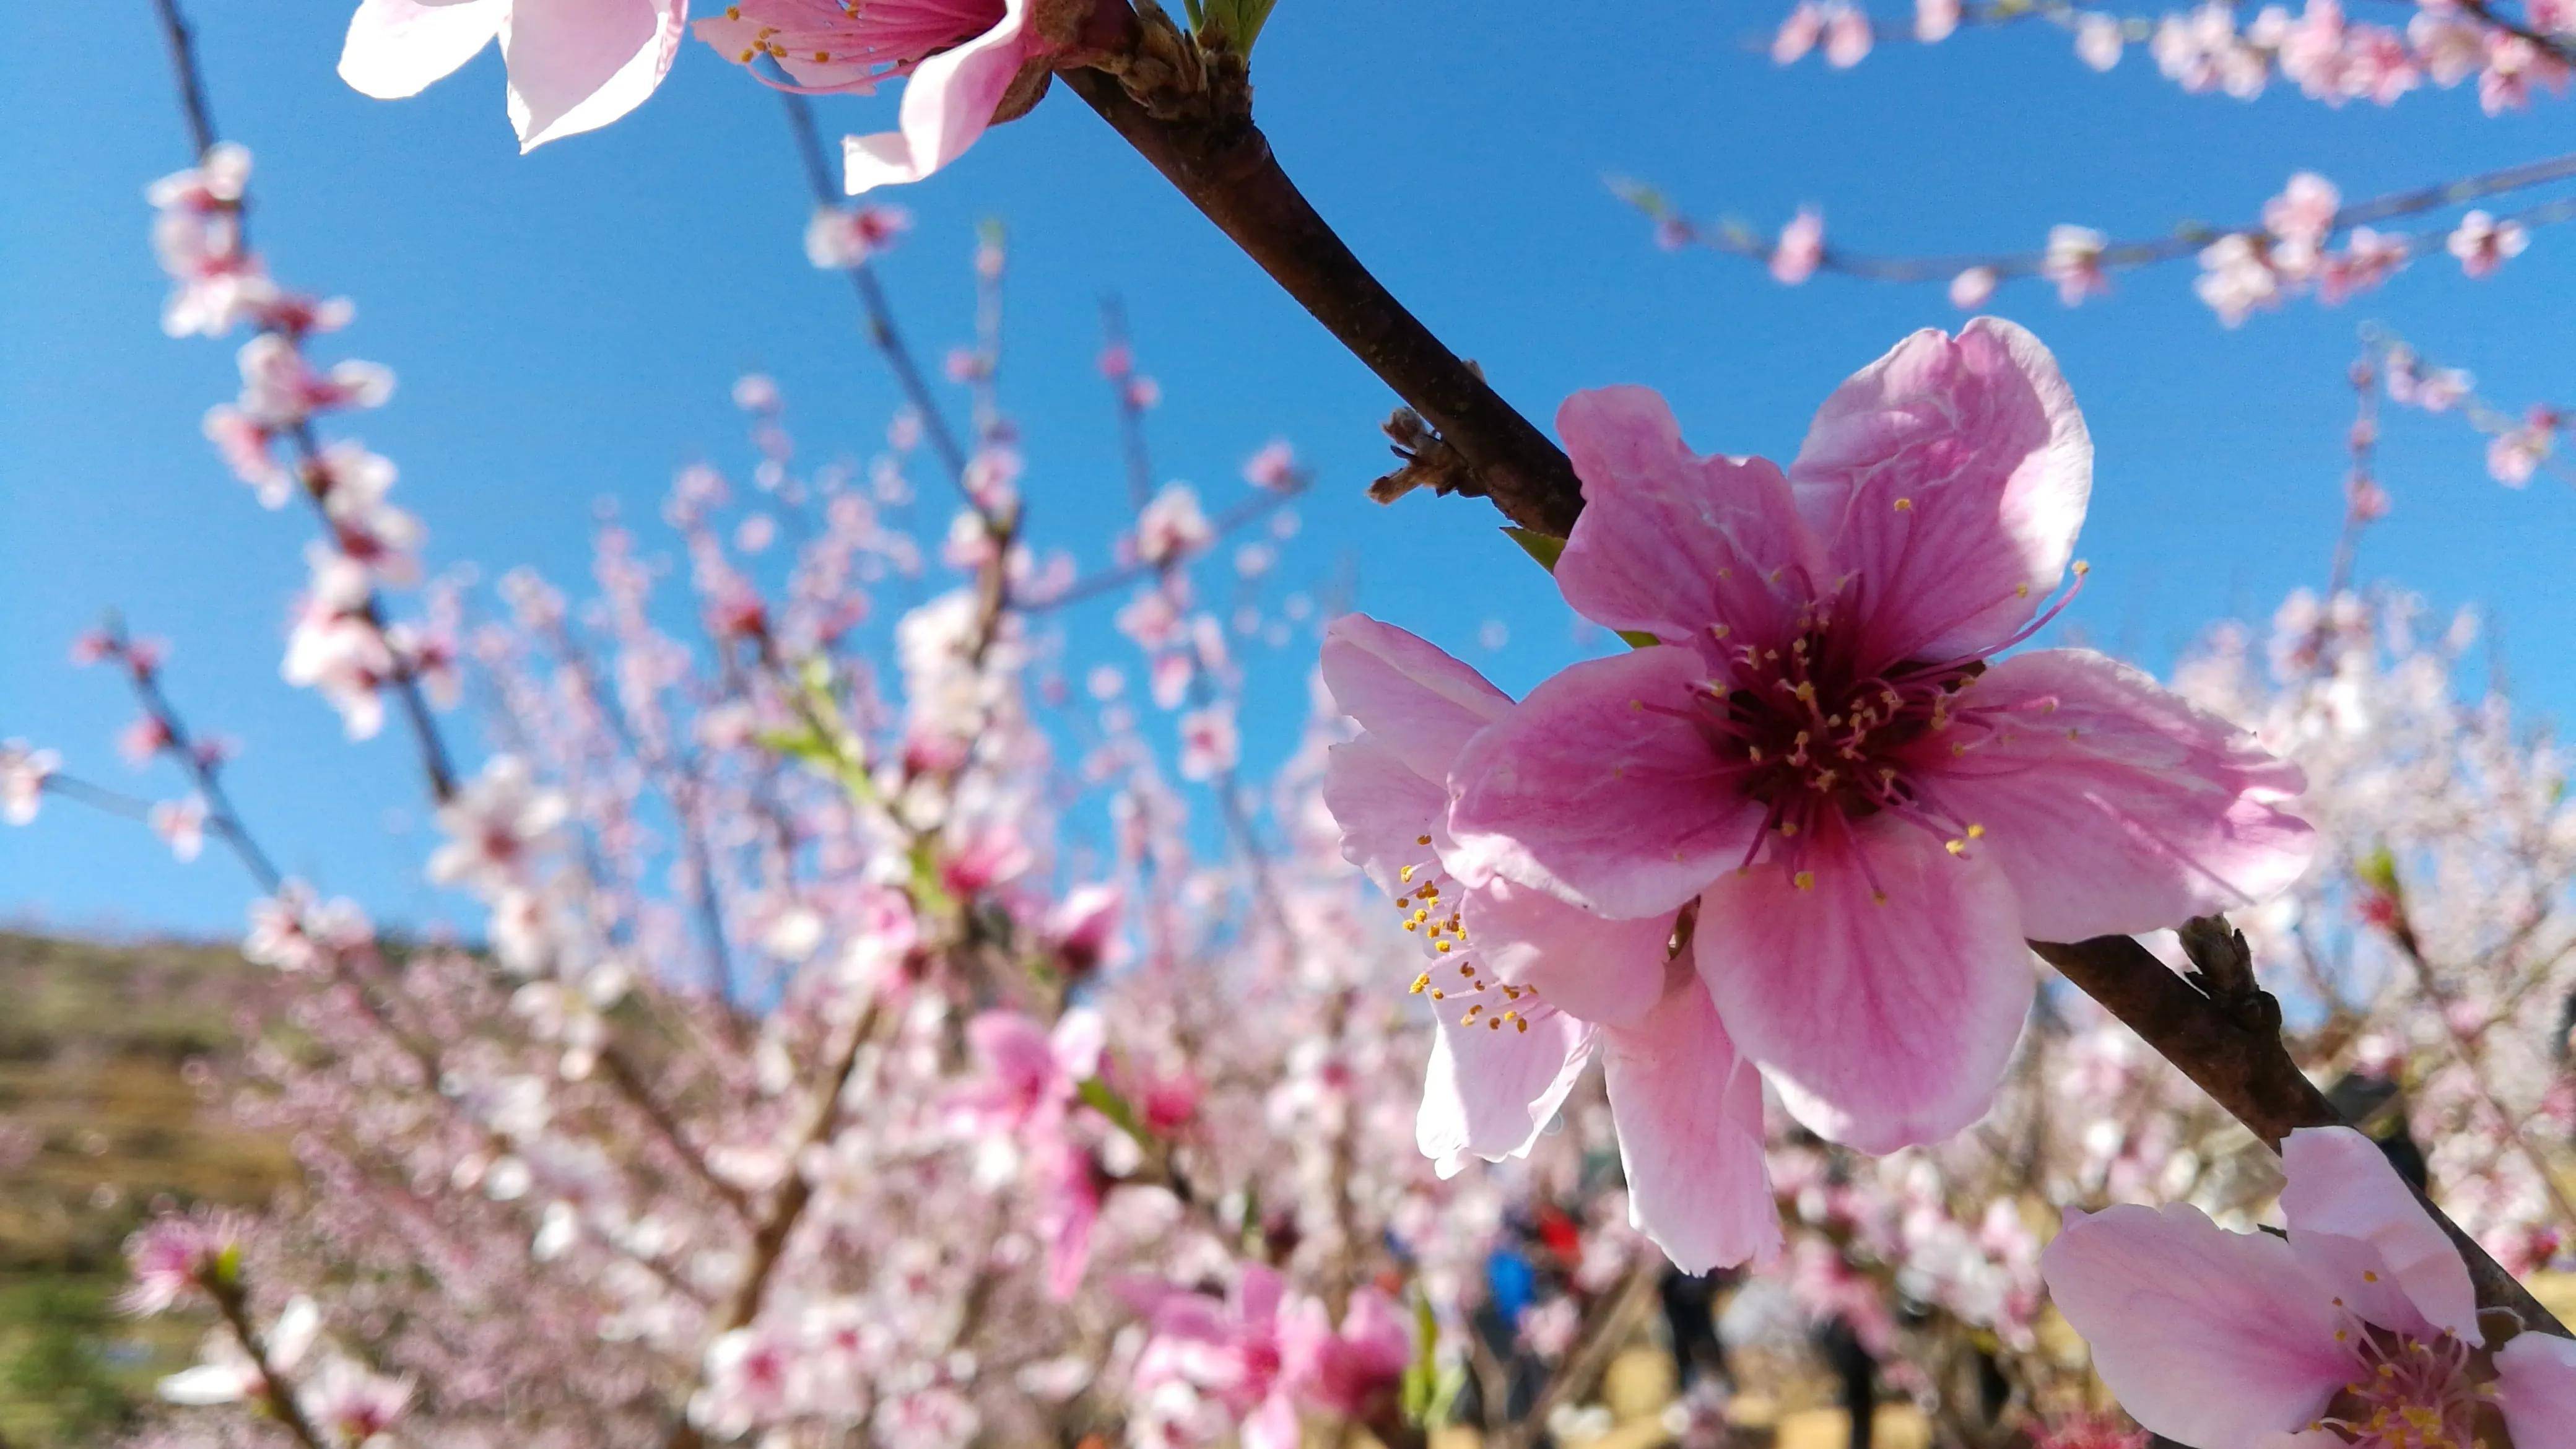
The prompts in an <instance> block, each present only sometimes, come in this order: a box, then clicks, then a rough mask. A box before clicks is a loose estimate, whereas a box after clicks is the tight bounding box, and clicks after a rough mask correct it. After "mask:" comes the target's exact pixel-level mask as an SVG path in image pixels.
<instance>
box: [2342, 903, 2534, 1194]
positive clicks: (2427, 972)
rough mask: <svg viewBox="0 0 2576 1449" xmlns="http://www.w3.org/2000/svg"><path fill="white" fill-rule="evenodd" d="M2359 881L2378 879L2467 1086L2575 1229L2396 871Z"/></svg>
mask: <svg viewBox="0 0 2576 1449" xmlns="http://www.w3.org/2000/svg"><path fill="white" fill-rule="evenodd" d="M2363 884H2364V887H2365V888H2366V889H2368V888H2372V887H2373V885H2374V884H2376V886H2378V887H2379V888H2380V894H2381V895H2382V896H2383V898H2384V899H2385V900H2386V901H2387V903H2388V907H2389V919H2388V923H2387V925H2386V927H2385V928H2384V930H2385V933H2386V934H2387V936H2388V939H2389V940H2390V941H2391V942H2392V943H2394V944H2395V945H2396V947H2397V952H2398V954H2399V955H2401V956H2403V957H2405V958H2406V964H2407V966H2408V968H2409V969H2410V970H2412V971H2413V973H2414V976H2415V985H2416V987H2417V989H2419V990H2421V991H2422V992H2423V993H2424V999H2425V1000H2426V1001H2428V1002H2430V1003H2431V1004H2432V1007H2433V1014H2434V1015H2435V1016H2437V1017H2439V1018H2440V1019H2441V1022H2442V1031H2443V1033H2444V1034H2445V1035H2446V1036H2448V1037H2449V1038H2450V1042H2451V1049H2452V1050H2453V1051H2455V1052H2457V1053H2458V1054H2459V1057H2460V1067H2461V1070H2463V1071H2464V1072H2466V1073H2467V1074H2468V1078H2469V1087H2470V1089H2471V1090H2472V1091H2474V1092H2475V1093H2476V1094H2477V1098H2478V1100H2479V1101H2480V1102H2481V1103H2483V1104H2485V1106H2486V1109H2487V1110H2488V1111H2489V1112H2491V1113H2493V1114H2494V1115H2495V1120H2496V1130H2497V1131H2499V1132H2501V1133H2503V1134H2504V1138H2505V1140H2506V1141H2507V1142H2509V1143H2511V1144H2512V1145H2513V1149H2514V1151H2515V1152H2517V1153H2519V1154H2520V1155H2521V1157H2522V1160H2523V1162H2524V1164H2525V1165H2526V1166H2528V1167H2529V1168H2530V1169H2531V1174H2532V1176H2533V1177H2535V1178H2537V1179H2538V1180H2539V1182H2540V1189H2541V1192H2542V1193H2543V1194H2544V1195H2545V1196H2547V1197H2548V1199H2549V1202H2550V1206H2552V1207H2553V1208H2555V1209H2557V1212H2558V1225H2559V1228H2560V1230H2561V1231H2563V1232H2569V1233H2576V1205H2571V1204H2570V1203H2569V1202H2568V1200H2567V1190H2566V1189H2565V1188H2563V1187H2561V1186H2559V1183H2558V1177H2557V1174H2555V1173H2553V1172H2552V1171H2550V1168H2549V1161H2548V1159H2547V1158H2544V1157H2542V1156H2541V1154H2540V1149H2539V1148H2538V1147H2537V1146H2535V1145H2533V1143H2532V1140H2531V1134H2530V1133H2528V1132H2526V1131H2524V1130H2523V1125H2522V1119H2521V1118H2520V1117H2518V1116H2516V1115H2515V1114H2514V1113H2513V1112H2512V1110H2511V1109H2509V1108H2507V1107H2506V1106H2505V1104H2504V1101H2503V1099H2501V1098H2499V1097H2498V1096H2496V1092H2495V1085H2494V1083H2493V1081H2492V1080H2491V1079H2490V1076H2489V1074H2488V1071H2487V1061H2486V1050H2485V1048H2484V1046H2483V1045H2482V1044H2481V1039H2480V1038H2479V1037H2477V1036H2473V1035H2471V1034H2470V1033H2469V1032H2468V1031H2467V1030H2466V1029H2464V1028H2463V1027H2462V1026H2461V1024H2460V1018H2459V1011H2458V1006H2459V1003H2458V1002H2457V1001H2456V1000H2455V999H2454V998H2453V997H2452V995H2451V992H2450V988H2449V987H2447V986H2445V985H2443V984H2442V978H2441V973H2439V972H2438V971H2436V970H2435V969H2434V968H2433V963H2432V961H2431V959H2430V958H2428V957H2427V956H2426V955H2425V954H2424V942H2423V939H2422V938H2421V937H2419V936H2417V935H2416V934H2415V922H2414V918H2413V917H2411V916H2410V915H2408V914H2407V911H2406V897H2405V893H2404V891H2403V889H2402V888H2400V887H2399V886H2398V884H2397V881H2396V873H2395V872H2394V871H2393V870H2392V871H2391V872H2390V873H2389V878H2388V879H2387V880H2386V881H2384V882H2378V883H2372V882H2364V883H2363Z"/></svg>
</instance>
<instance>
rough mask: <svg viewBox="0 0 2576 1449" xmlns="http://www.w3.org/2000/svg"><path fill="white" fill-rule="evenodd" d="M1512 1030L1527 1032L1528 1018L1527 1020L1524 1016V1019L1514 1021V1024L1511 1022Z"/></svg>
mask: <svg viewBox="0 0 2576 1449" xmlns="http://www.w3.org/2000/svg"><path fill="white" fill-rule="evenodd" d="M1512 1030H1514V1031H1527V1030H1529V1018H1528V1017H1526V1016H1524V1017H1522V1018H1521V1019H1520V1020H1518V1021H1516V1022H1513V1023H1512Z"/></svg>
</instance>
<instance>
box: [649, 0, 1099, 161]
mask: <svg viewBox="0 0 2576 1449" xmlns="http://www.w3.org/2000/svg"><path fill="white" fill-rule="evenodd" d="M1039 5H1040V0H869V3H867V4H864V5H848V4H843V3H842V0H738V3H736V4H733V5H729V6H727V7H726V8H725V11H724V13H723V14H722V15H717V16H710V17H709V18H707V19H705V20H701V21H699V22H697V24H696V26H695V27H693V28H694V29H695V30H696V32H697V36H698V38H699V39H701V40H703V41H705V42H707V43H708V44H709V45H712V46H714V47H715V48H716V49H717V50H719V51H721V52H723V53H724V55H725V57H726V58H727V59H728V60H732V61H734V62H735V63H737V64H740V65H744V66H759V65H762V64H763V63H764V62H767V63H772V64H775V65H776V66H777V68H778V69H780V70H782V71H784V72H786V74H787V77H788V82H789V85H788V88H789V89H793V90H800V91H811V92H833V91H851V92H857V93H860V94H866V93H869V92H872V91H874V90H875V89H876V88H877V85H878V83H879V82H881V81H889V80H894V79H897V78H908V79H907V81H906V84H905V87H904V93H903V107H902V113H901V118H900V121H899V129H897V130H894V131H889V132H885V133H883V134H880V135H874V136H851V137H849V138H847V139H846V140H845V141H844V142H843V148H844V155H843V164H844V166H845V170H846V175H845V178H844V180H845V184H846V185H847V186H848V188H849V192H850V194H851V195H853V196H856V195H858V194H859V193H861V192H864V191H869V190H873V189H874V188H876V187H879V186H890V185H895V184H899V183H902V182H908V181H918V180H920V179H921V178H923V177H925V176H927V175H929V174H930V173H931V172H933V171H936V170H938V169H939V168H940V167H942V166H945V165H947V164H948V163H949V162H951V161H954V160H956V159H957V158H958V157H959V156H961V155H964V154H965V151H966V148H967V147H969V146H972V145H974V144H975V141H976V138H978V137H980V136H982V135H983V134H984V131H985V128H986V127H988V126H990V125H992V124H993V123H994V122H995V121H1000V120H1009V119H1010V118H1011V117H1013V116H1016V115H1018V114H1020V113H1021V112H1022V111H1025V110H1027V109H1028V108H1029V107H1030V106H1031V105H1034V104H1036V102H1037V98H1038V96H1039V95H1040V94H1041V93H1043V91H1044V90H1045V85H1046V81H1047V79H1048V74H1049V73H1048V69H1047V57H1048V54H1049V52H1050V46H1049V45H1048V44H1047V43H1046V42H1045V41H1044V40H1042V38H1041V36H1040V33H1039V32H1040V30H1041V28H1042V27H1040V26H1039V25H1037V24H1035V23H1033V12H1035V11H1036V10H1037V9H1038V8H1039ZM1057 8H1063V7H1061V6H1059V7H1057ZM754 73H755V74H757V73H758V72H757V71H755V72H754Z"/></svg>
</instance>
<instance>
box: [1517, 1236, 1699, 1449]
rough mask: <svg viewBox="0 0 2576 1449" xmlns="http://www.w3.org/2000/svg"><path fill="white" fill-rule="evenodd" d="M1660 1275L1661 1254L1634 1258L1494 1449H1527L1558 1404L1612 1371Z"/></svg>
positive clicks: (1646, 1253) (1544, 1429) (1544, 1428)
mask: <svg viewBox="0 0 2576 1449" xmlns="http://www.w3.org/2000/svg"><path fill="white" fill-rule="evenodd" d="M1663 1273H1664V1257H1663V1254H1662V1253H1661V1252H1660V1251H1656V1250H1651V1249H1649V1250H1645V1251H1641V1252H1639V1253H1638V1255H1637V1261H1636V1263H1635V1264H1634V1265H1633V1266H1631V1267H1630V1268H1629V1269H1628V1276H1626V1277H1625V1278H1622V1279H1620V1280H1619V1286H1618V1287H1616V1288H1614V1289H1612V1290H1611V1291H1610V1295H1609V1296H1608V1297H1606V1298H1604V1299H1602V1300H1600V1301H1599V1302H1598V1303H1596V1304H1594V1305H1593V1309H1592V1312H1591V1313H1589V1314H1587V1315H1586V1316H1585V1318H1584V1322H1583V1327H1582V1328H1581V1330H1580V1331H1579V1333H1578V1335H1577V1337H1576V1339H1575V1342H1574V1346H1573V1347H1572V1348H1570V1349H1568V1350H1567V1351H1566V1355H1565V1361H1564V1362H1563V1363H1562V1364H1560V1365H1558V1367H1557V1370H1556V1372H1555V1373H1554V1374H1552V1375H1550V1376H1549V1378H1548V1381H1547V1384H1546V1386H1545V1387H1543V1388H1541V1389H1540V1390H1539V1392H1538V1397H1537V1398H1536V1399H1534V1400H1532V1401H1531V1403H1530V1407H1529V1412H1528V1413H1526V1414H1523V1415H1521V1419H1520V1422H1519V1423H1517V1424H1513V1425H1511V1426H1509V1427H1507V1428H1505V1429H1504V1430H1503V1431H1502V1432H1501V1433H1500V1434H1498V1435H1496V1436H1495V1439H1494V1441H1493V1442H1494V1444H1495V1449H1529V1446H1531V1445H1534V1444H1537V1443H1539V1442H1540V1441H1541V1436H1543V1435H1544V1434H1545V1433H1546V1432H1547V1421H1548V1417H1549V1415H1551V1414H1553V1413H1554V1412H1555V1411H1556V1407H1557V1405H1559V1404H1562V1403H1565V1402H1566V1401H1567V1400H1569V1399H1571V1398H1573V1397H1575V1396H1577V1395H1580V1394H1585V1393H1588V1392H1590V1391H1591V1389H1592V1386H1593V1385H1594V1384H1596V1383H1599V1382H1600V1381H1601V1375H1602V1374H1603V1373H1604V1372H1606V1371H1607V1370H1608V1369H1609V1367H1610V1360H1611V1359H1612V1358H1614V1357H1615V1356H1617V1354H1618V1352H1619V1350H1620V1349H1621V1348H1624V1347H1626V1346H1627V1342H1628V1337H1629V1335H1630V1333H1631V1332H1633V1331H1634V1330H1635V1328H1636V1325H1637V1318H1638V1315H1640V1314H1642V1313H1644V1312H1645V1310H1646V1306H1647V1305H1648V1304H1650V1303H1652V1302H1654V1299H1655V1281H1656V1280H1657V1279H1658V1278H1661V1277H1662V1276H1663Z"/></svg>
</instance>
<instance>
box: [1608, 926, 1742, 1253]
mask: <svg viewBox="0 0 2576 1449" xmlns="http://www.w3.org/2000/svg"><path fill="white" fill-rule="evenodd" d="M1602 1039H1603V1047H1604V1049H1603V1052H1602V1061H1603V1067H1604V1070H1605V1072H1606V1074H1607V1077H1608V1085H1609V1089H1610V1114H1611V1117H1612V1118H1613V1120H1614V1121H1615V1122H1616V1123H1617V1125H1618V1129H1619V1164H1620V1168H1621V1170H1622V1171H1624V1172H1625V1173H1626V1174H1627V1178H1628V1218H1629V1221H1630V1222H1632V1223H1634V1224H1635V1225H1636V1227H1637V1228H1638V1230H1639V1231H1641V1232H1643V1233H1645V1234H1646V1236H1648V1237H1650V1238H1652V1239H1654V1240H1655V1245H1656V1246H1657V1247H1660V1248H1662V1249H1663V1250H1664V1254H1665V1256H1667V1257H1669V1258H1671V1259H1672V1260H1673V1266H1674V1267H1676V1268H1679V1269H1681V1270H1682V1271H1683V1272H1685V1273H1705V1272H1707V1271H1709V1270H1710V1269H1712V1268H1721V1267H1731V1266H1733V1265H1735V1264H1737V1263H1744V1262H1750V1261H1752V1260H1753V1259H1756V1258H1768V1257H1770V1256H1771V1255H1772V1254H1773V1253H1774V1252H1777V1251H1778V1250H1779V1247H1780V1215H1779V1211H1778V1209H1777V1208H1776V1207H1775V1206H1774V1205H1773V1203H1772V1200H1771V1179H1770V1174H1769V1172H1768V1170H1767V1169H1766V1168H1765V1167H1764V1165H1763V1159H1762V1076H1761V1073H1759V1072H1757V1071H1755V1070H1754V1068H1753V1064H1752V1063H1751V1062H1749V1061H1746V1060H1745V1059H1744V1058H1742V1057H1740V1056H1738V1055H1736V1051H1735V1044H1734V1043H1733V1042H1731V1041H1729V1040H1728V1039H1727V1035H1726V1028H1725V1027H1724V1026H1723V1025H1721V1024H1720V1023H1719V1021H1718V1016H1717V1010H1716V1008H1715V1007H1713V1006H1711V1005H1710V1004H1709V999H1708V992H1707V991H1706V990H1704V989H1703V988H1702V987H1701V986H1700V984H1699V982H1698V981H1696V980H1694V979H1692V978H1691V977H1689V976H1688V975H1683V976H1681V977H1680V978H1679V980H1678V981H1677V983H1676V984H1675V986H1674V989H1673V991H1672V993H1671V994H1670V995H1669V996H1667V997H1665V999H1664V1001H1663V1004H1662V1005H1660V1006H1658V1007H1656V1008H1655V1010H1654V1012H1653V1013H1652V1014H1650V1015H1649V1016H1648V1017H1647V1018H1646V1020H1645V1021H1644V1022H1643V1023H1641V1024H1640V1025H1638V1026H1634V1027H1611V1028H1608V1029H1606V1030H1604V1031H1603V1033H1602Z"/></svg>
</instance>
